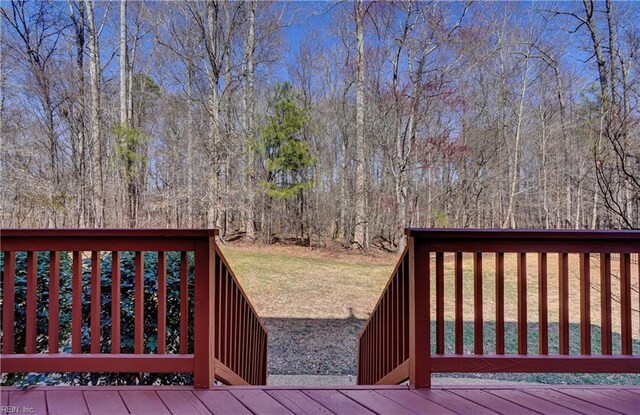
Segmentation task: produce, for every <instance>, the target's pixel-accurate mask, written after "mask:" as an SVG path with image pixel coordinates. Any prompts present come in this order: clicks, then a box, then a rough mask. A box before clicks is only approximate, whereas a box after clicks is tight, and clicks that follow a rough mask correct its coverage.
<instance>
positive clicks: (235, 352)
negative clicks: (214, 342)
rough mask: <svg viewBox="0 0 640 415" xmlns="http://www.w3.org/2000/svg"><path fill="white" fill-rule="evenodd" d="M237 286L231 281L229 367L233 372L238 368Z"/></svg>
mask: <svg viewBox="0 0 640 415" xmlns="http://www.w3.org/2000/svg"><path fill="white" fill-rule="evenodd" d="M230 281H232V280H230ZM238 320H239V318H238V287H237V286H236V284H235V281H234V282H233V317H232V324H233V326H232V328H233V335H232V336H231V340H232V341H233V343H232V345H231V352H232V353H233V358H232V359H231V369H232V370H233V371H234V372H237V370H238V365H237V363H238Z"/></svg>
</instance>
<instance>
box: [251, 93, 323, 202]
mask: <svg viewBox="0 0 640 415" xmlns="http://www.w3.org/2000/svg"><path fill="white" fill-rule="evenodd" d="M307 121H308V114H307V111H306V109H304V108H303V107H301V106H300V105H299V103H298V96H297V94H296V92H295V91H294V89H293V88H292V86H291V85H290V84H289V83H286V82H285V83H284V84H281V85H278V86H277V87H276V89H275V92H274V95H273V97H272V98H271V99H270V100H269V115H268V117H267V120H266V123H265V124H264V125H263V126H262V128H260V135H259V143H258V148H257V150H258V152H259V153H261V154H260V155H261V156H262V157H263V160H264V161H265V179H264V180H263V181H262V183H261V184H262V187H263V189H264V191H265V193H266V194H267V195H268V196H270V197H273V198H275V199H279V200H289V199H291V198H293V197H295V196H299V195H301V194H302V193H303V191H304V190H305V189H308V188H310V187H311V185H312V181H311V180H309V179H308V177H307V175H306V173H307V171H308V170H309V169H310V168H311V167H313V166H314V165H315V164H316V162H317V160H318V159H317V157H315V156H314V155H312V154H311V149H310V148H309V145H308V144H307V143H306V142H304V141H302V139H301V136H302V129H303V127H304V126H305V123H306V122H307Z"/></svg>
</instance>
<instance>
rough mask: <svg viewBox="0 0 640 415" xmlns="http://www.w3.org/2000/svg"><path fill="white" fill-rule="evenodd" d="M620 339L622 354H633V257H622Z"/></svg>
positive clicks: (623, 255)
mask: <svg viewBox="0 0 640 415" xmlns="http://www.w3.org/2000/svg"><path fill="white" fill-rule="evenodd" d="M620 312H621V317H620V332H621V333H620V338H621V341H622V354H626V355H630V354H632V353H633V336H632V332H631V255H630V254H621V255H620Z"/></svg>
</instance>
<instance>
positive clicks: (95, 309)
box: [91, 251, 102, 353]
mask: <svg viewBox="0 0 640 415" xmlns="http://www.w3.org/2000/svg"><path fill="white" fill-rule="evenodd" d="M101 275H102V267H101V264H100V252H98V251H93V252H91V353H100V310H101V306H102V304H101V303H102V302H101V301H100V300H101V299H100V282H101Z"/></svg>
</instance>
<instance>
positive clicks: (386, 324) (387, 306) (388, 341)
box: [384, 290, 391, 374]
mask: <svg viewBox="0 0 640 415" xmlns="http://www.w3.org/2000/svg"><path fill="white" fill-rule="evenodd" d="M384 304H385V305H384V308H385V313H384V337H385V342H384V349H385V350H384V362H385V365H384V373H385V374H387V373H389V372H390V371H391V369H390V368H391V349H390V346H391V338H390V337H391V336H390V333H391V332H390V331H389V328H390V327H391V318H390V317H389V311H390V310H391V293H390V290H387V294H386V299H385V301H384Z"/></svg>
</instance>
